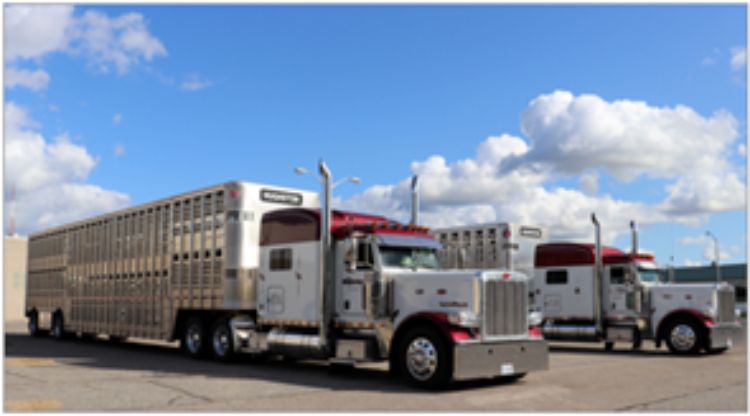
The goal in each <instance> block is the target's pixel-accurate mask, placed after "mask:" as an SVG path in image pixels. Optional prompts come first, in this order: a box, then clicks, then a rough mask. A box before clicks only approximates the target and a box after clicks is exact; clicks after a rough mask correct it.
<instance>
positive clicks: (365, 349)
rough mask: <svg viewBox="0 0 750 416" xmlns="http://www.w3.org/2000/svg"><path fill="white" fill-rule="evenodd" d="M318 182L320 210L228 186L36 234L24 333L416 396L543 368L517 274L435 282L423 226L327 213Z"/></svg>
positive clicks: (284, 195) (432, 250) (302, 198)
mask: <svg viewBox="0 0 750 416" xmlns="http://www.w3.org/2000/svg"><path fill="white" fill-rule="evenodd" d="M319 169H320V174H321V176H322V177H323V181H324V184H325V186H324V200H323V204H322V205H323V207H322V209H318V206H319V205H320V204H319V202H318V196H317V195H316V194H315V193H311V192H307V191H301V190H295V189H287V188H280V187H274V186H266V185H259V184H252V183H245V182H229V183H225V184H221V185H218V186H214V187H211V188H206V189H200V190H197V191H193V192H189V193H186V194H182V195H178V196H174V197H171V198H167V199H163V200H159V201H156V202H153V203H150V204H145V205H141V206H136V207H132V208H129V209H125V210H123V211H119V212H116V213H112V214H109V215H103V216H99V217H96V218H92V219H89V220H85V221H80V222H77V223H74V224H68V225H64V226H61V227H57V228H55V229H51V230H47V231H43V232H40V233H36V234H34V235H32V236H30V249H29V278H28V286H27V298H26V315H27V317H28V322H29V331H30V333H31V334H32V335H39V334H41V333H43V332H46V331H47V330H49V331H50V332H51V333H52V335H53V336H54V337H56V338H64V337H65V336H66V335H70V334H81V335H87V336H92V335H97V334H98V335H107V336H109V337H110V338H111V339H114V340H123V339H125V338H126V337H141V338H151V339H163V340H180V341H181V345H182V347H183V349H184V350H185V351H186V352H187V353H188V354H189V355H190V356H193V357H203V356H207V355H211V356H213V357H214V358H216V359H218V360H228V359H230V358H231V357H232V356H233V355H234V354H236V353H240V352H246V353H253V354H281V355H286V356H292V357H297V358H320V359H324V360H328V361H330V362H332V363H347V364H353V363H357V362H367V361H379V360H387V361H389V363H390V368H391V370H393V371H394V372H396V373H400V374H402V375H403V376H404V377H406V378H407V379H408V380H409V381H410V382H412V383H414V384H416V385H419V386H439V385H444V384H446V383H448V382H449V381H451V380H463V379H472V378H489V377H497V376H507V377H514V378H517V377H521V376H523V375H524V374H526V373H527V372H530V371H535V370H544V369H547V367H548V350H547V344H546V342H545V341H544V340H542V339H541V336H539V335H537V333H534V332H533V331H530V330H529V325H528V322H527V313H526V310H527V303H528V302H527V298H526V293H527V290H528V289H527V280H526V277H525V276H524V275H522V274H520V273H516V272H513V271H509V270H491V271H444V270H441V269H440V268H439V264H438V260H437V250H438V249H439V247H440V246H439V244H438V243H437V242H435V241H434V240H433V239H432V238H430V236H429V234H428V233H427V229H426V228H422V227H419V226H416V225H414V224H412V225H403V224H399V223H396V222H393V221H389V220H387V219H386V218H384V217H379V216H371V215H362V214H355V213H349V212H342V211H332V210H331V209H330V188H331V183H330V182H331V181H330V172H329V171H328V168H327V167H326V165H325V164H324V163H323V162H322V161H321V163H320V166H319Z"/></svg>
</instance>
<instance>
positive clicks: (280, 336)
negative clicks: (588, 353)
mask: <svg viewBox="0 0 750 416" xmlns="http://www.w3.org/2000/svg"><path fill="white" fill-rule="evenodd" d="M320 230H321V219H320V211H319V210H314V209H304V208H293V209H283V210H277V211H274V212H269V213H266V214H265V215H264V216H263V219H262V226H261V242H260V246H261V247H260V268H259V276H258V287H257V292H256V293H257V304H258V308H257V316H255V317H250V320H251V321H252V323H251V324H250V325H246V326H245V328H246V329H249V331H245V338H246V339H247V340H255V341H253V342H244V343H243V342H242V340H241V339H238V340H237V341H238V342H239V343H240V344H241V345H244V346H245V348H246V349H248V350H250V351H251V352H252V351H253V350H256V351H257V350H259V349H263V348H266V349H268V350H270V351H277V352H281V353H283V354H287V355H302V356H310V355H311V354H313V352H314V351H317V355H318V356H319V357H320V358H326V359H328V360H330V361H331V362H339V363H356V362H365V361H374V360H389V361H390V364H391V370H393V371H394V372H396V373H400V374H403V375H404V376H405V377H406V378H407V379H408V380H409V381H411V382H412V383H414V384H417V385H429V386H434V385H439V384H444V383H446V382H448V381H450V380H462V379H470V378H485V377H496V376H513V377H520V376H522V375H524V374H526V373H527V372H529V371H534V370H542V369H546V368H547V366H548V357H547V346H546V343H545V342H544V341H543V340H542V339H541V336H539V335H537V334H535V333H533V332H532V333H530V332H529V327H528V322H527V313H526V311H527V307H528V302H527V296H526V293H527V285H528V281H527V278H526V276H525V275H523V274H521V273H516V272H511V271H502V270H500V271H498V270H494V271H483V270H472V271H467V270H464V271H447V270H443V269H441V268H440V265H439V262H438V257H437V251H438V249H439V248H440V244H439V243H438V242H437V241H435V240H434V239H432V237H431V236H430V235H429V234H428V229H427V228H424V227H418V226H411V225H403V224H400V223H397V222H394V221H390V220H388V219H386V218H384V217H379V216H372V215H365V214H357V213H350V212H343V211H335V210H334V211H332V217H331V225H330V231H331V236H332V240H331V248H330V250H329V251H326V250H323V249H322V247H323V246H322V245H321V244H320ZM323 265H325V266H324V267H321V266H323ZM321 279H322V280H321ZM321 281H323V282H325V284H323V285H321V284H320V282H321ZM251 332H252V333H251ZM239 333H240V335H242V334H241V333H242V331H239Z"/></svg>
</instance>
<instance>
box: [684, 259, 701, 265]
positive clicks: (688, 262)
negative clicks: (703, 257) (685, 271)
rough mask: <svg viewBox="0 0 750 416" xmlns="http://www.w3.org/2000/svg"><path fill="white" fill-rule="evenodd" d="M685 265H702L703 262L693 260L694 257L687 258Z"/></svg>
mask: <svg viewBox="0 0 750 416" xmlns="http://www.w3.org/2000/svg"><path fill="white" fill-rule="evenodd" d="M683 265H685V266H687V267H697V266H702V265H703V263H701V262H699V261H696V260H692V259H685V261H684V262H683Z"/></svg>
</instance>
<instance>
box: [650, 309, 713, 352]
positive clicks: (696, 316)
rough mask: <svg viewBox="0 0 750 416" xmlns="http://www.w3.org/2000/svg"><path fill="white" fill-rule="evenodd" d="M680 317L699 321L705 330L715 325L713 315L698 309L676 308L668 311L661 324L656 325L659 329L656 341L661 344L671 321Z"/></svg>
mask: <svg viewBox="0 0 750 416" xmlns="http://www.w3.org/2000/svg"><path fill="white" fill-rule="evenodd" d="M678 318H688V319H692V320H694V321H695V322H698V323H699V324H700V326H701V328H704V329H705V330H708V328H709V327H711V325H713V320H712V319H711V317H709V316H706V314H704V313H703V312H701V311H699V310H697V309H689V308H683V309H675V310H674V311H672V312H670V313H668V314H667V315H666V316H665V317H664V318H662V319H661V321H660V322H659V325H658V326H657V327H656V328H657V329H656V339H655V341H656V343H657V344H661V341H663V340H665V339H666V336H667V334H666V331H667V328H669V324H670V322H672V321H674V320H675V319H678Z"/></svg>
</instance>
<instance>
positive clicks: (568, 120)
mask: <svg viewBox="0 0 750 416" xmlns="http://www.w3.org/2000/svg"><path fill="white" fill-rule="evenodd" d="M522 123H523V125H522V127H523V130H524V132H525V133H526V134H528V135H529V137H530V138H531V141H532V143H533V145H532V146H529V145H528V144H527V142H526V141H524V140H523V139H521V138H519V137H514V136H510V135H501V136H498V137H490V138H488V139H487V140H485V141H484V142H482V143H480V144H479V146H478V148H477V152H476V155H475V156H474V157H473V158H469V159H463V160H457V161H452V162H451V161H447V160H446V159H445V158H444V157H443V156H440V155H433V156H430V157H428V158H426V159H424V160H421V161H415V162H412V164H411V171H412V173H414V174H419V175H420V190H421V197H422V209H423V215H422V219H423V223H424V224H426V225H431V226H435V225H438V226H446V225H453V224H467V223H477V222H489V221H510V222H517V223H526V224H536V225H541V226H544V227H546V228H547V229H548V230H549V232H550V234H551V237H552V238H553V239H572V240H588V241H590V240H591V239H592V236H593V227H592V225H591V221H590V214H591V213H592V212H595V213H596V214H597V216H598V217H599V219H600V221H601V222H602V224H603V229H602V231H603V234H604V239H605V241H606V242H608V243H611V242H612V241H613V240H614V239H615V237H616V236H617V235H618V234H620V233H625V232H627V231H628V229H629V228H628V224H629V221H630V220H636V221H637V222H638V223H639V224H641V225H648V224H655V223H663V222H682V223H690V224H695V223H696V221H699V220H700V218H703V217H705V216H706V215H709V214H711V213H713V212H717V211H725V210H734V209H744V200H743V198H744V195H745V184H744V183H743V182H742V181H741V180H740V178H739V176H738V175H737V170H736V169H735V167H733V166H732V165H731V163H730V161H729V160H728V158H727V157H728V155H729V154H730V153H731V152H730V151H729V149H731V147H729V146H730V145H731V144H732V143H733V142H734V141H735V140H736V139H737V136H738V133H737V121H736V120H735V119H734V117H733V116H732V115H731V114H729V113H726V112H723V111H719V112H716V113H714V115H713V116H711V117H708V118H706V117H703V116H701V115H699V114H698V113H696V112H695V111H694V110H692V109H690V108H688V107H685V106H678V107H676V108H656V107H651V106H649V105H647V104H646V103H643V102H635V101H615V102H606V101H604V100H602V99H601V98H599V97H596V96H592V95H587V96H580V97H574V96H573V95H572V94H571V93H568V92H564V91H558V92H556V93H553V94H550V95H542V96H540V97H538V98H537V99H535V100H533V101H532V102H531V103H530V104H529V108H528V109H527V111H525V112H524V114H523V117H522ZM601 170H606V171H609V172H610V173H612V174H613V176H614V178H615V179H616V180H619V181H628V180H632V179H634V178H635V177H638V176H642V177H643V180H644V181H648V180H649V179H650V178H666V179H668V180H670V182H668V185H667V186H666V187H665V188H664V195H665V196H664V199H663V200H662V201H660V202H656V203H646V202H639V201H628V200H624V199H619V198H616V197H612V196H610V195H597V194H598V191H599V190H598V187H599V186H598V185H599V175H600V173H599V172H600V171H601ZM560 173H563V174H569V175H576V174H581V176H580V177H579V178H578V180H579V184H580V186H581V188H582V189H583V190H585V192H582V191H581V190H578V189H570V188H566V187H560V186H558V187H553V186H552V184H554V183H555V181H556V179H557V178H558V177H559V176H560ZM645 183H648V182H645ZM409 200H410V198H409V178H404V179H403V180H401V181H400V182H398V183H396V184H391V185H387V184H386V185H376V186H372V187H370V188H368V189H366V190H365V191H363V192H361V193H359V194H356V195H354V196H353V197H351V198H349V199H347V200H344V201H343V202H342V203H341V205H342V207H344V208H348V209H354V210H359V211H366V212H376V213H384V214H386V215H389V216H392V217H394V218H396V219H399V220H406V219H407V218H408V213H409V206H408V204H409Z"/></svg>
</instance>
